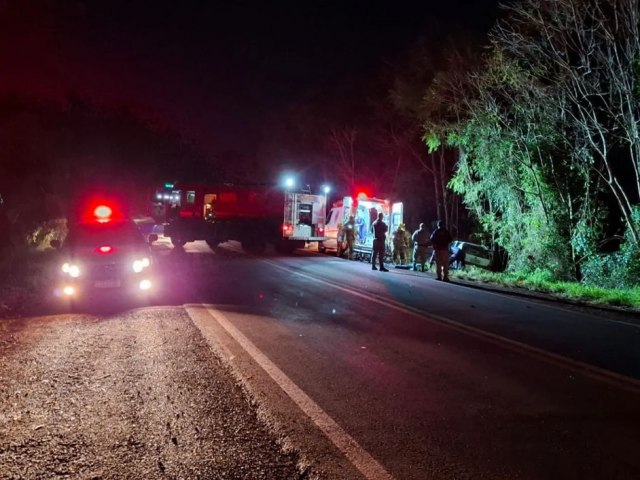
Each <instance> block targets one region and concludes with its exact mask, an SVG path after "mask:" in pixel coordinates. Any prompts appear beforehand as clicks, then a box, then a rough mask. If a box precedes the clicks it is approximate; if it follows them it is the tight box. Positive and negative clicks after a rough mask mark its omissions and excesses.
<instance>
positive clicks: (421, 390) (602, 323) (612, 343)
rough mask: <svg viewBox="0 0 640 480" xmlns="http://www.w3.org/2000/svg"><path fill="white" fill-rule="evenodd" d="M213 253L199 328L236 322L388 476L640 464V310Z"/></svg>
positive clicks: (567, 472)
mask: <svg viewBox="0 0 640 480" xmlns="http://www.w3.org/2000/svg"><path fill="white" fill-rule="evenodd" d="M187 254H188V251H187ZM200 254H201V255H204V256H206V255H207V253H206V252H202V253H200ZM214 257H215V256H214ZM211 267H212V268H213V271H218V270H217V269H218V268H219V269H220V271H219V273H220V274H221V276H220V277H217V278H216V277H211V278H210V281H209V287H210V288H209V289H206V291H203V292H202V293H203V296H202V297H201V299H199V300H200V301H201V302H203V303H206V304H208V305H212V307H210V309H209V312H208V313H209V319H208V320H207V319H206V317H205V319H204V320H203V319H202V318H200V319H199V326H200V327H201V328H206V325H207V324H208V323H207V322H209V323H217V324H220V323H223V324H225V325H231V326H232V328H233V329H234V330H235V331H236V332H238V333H239V334H240V336H241V338H244V339H246V343H247V345H248V346H246V345H245V346H243V347H242V348H241V349H240V350H242V351H248V350H249V353H248V355H251V356H255V353H252V352H256V351H257V352H259V355H262V356H264V358H266V359H268V360H269V361H270V362H272V363H273V364H274V365H275V366H276V367H277V368H278V369H279V370H280V371H282V373H283V375H284V376H285V377H286V378H287V379H288V380H287V381H290V382H292V384H294V385H295V386H297V387H298V388H299V389H300V390H301V391H303V392H304V393H305V394H306V395H308V396H309V397H310V398H311V399H312V400H313V401H314V402H315V403H316V404H317V405H318V406H319V407H320V408H321V409H322V411H324V412H325V413H326V414H327V415H328V416H329V417H330V418H331V419H332V420H333V421H335V422H336V423H337V424H338V425H339V426H340V427H341V428H342V429H343V430H344V431H345V432H346V433H347V434H349V435H350V436H351V437H352V438H353V439H354V440H355V441H356V442H357V444H358V445H359V446H360V447H361V448H362V451H363V452H366V453H368V454H369V455H371V457H372V458H374V459H376V460H377V462H379V464H380V466H382V467H383V468H384V470H385V471H386V472H387V473H388V474H389V475H391V476H394V477H397V478H415V479H422V478H482V477H485V478H571V477H573V478H578V477H579V478H634V477H637V476H638V475H639V474H640V470H639V467H640V464H639V463H638V461H637V459H636V458H635V456H634V455H633V451H634V449H636V448H638V447H639V446H640V445H639V443H638V442H639V441H640V439H639V437H638V433H639V432H640V417H639V414H640V408H639V407H638V398H639V397H638V388H637V387H638V383H637V382H634V380H632V379H631V378H628V377H635V378H640V356H639V355H638V352H637V348H636V346H637V345H638V341H639V340H640V326H639V325H638V324H635V323H633V322H630V321H625V319H618V320H615V319H605V318H601V317H600V316H599V315H598V313H597V311H594V312H593V313H591V314H587V313H584V312H582V311H575V310H570V309H564V308H562V307H561V306H559V305H558V304H555V303H549V304H545V303H543V302H537V301H536V302H534V301H531V300H528V299H522V298H518V297H513V296H505V295H498V294H495V293H492V292H487V291H482V290H476V289H469V288H464V287H461V286H459V285H456V284H446V283H441V282H436V281H434V280H433V278H432V277H430V276H427V275H421V274H417V273H413V272H407V271H399V270H392V271H391V272H389V273H383V272H376V271H371V269H370V267H369V266H368V265H366V264H363V263H359V262H348V261H344V260H340V259H336V258H334V257H330V256H320V255H314V254H308V253H303V252H300V253H299V254H298V255H295V256H293V257H278V256H274V257H268V258H266V259H264V258H262V259H261V258H252V257H233V258H229V257H224V256H223V257H222V258H220V259H219V261H218V262H216V261H214V262H213V263H212V264H211ZM213 271H211V273H213ZM203 325H205V326H204V327H203ZM228 330H229V329H228V328H227V333H229V331H228ZM231 336H233V335H231ZM234 340H235V342H236V343H238V342H239V343H242V341H239V340H238V338H234ZM236 354H237V352H236ZM254 361H256V362H257V363H260V361H259V360H258V359H254ZM263 367H264V366H263ZM263 370H264V368H263ZM267 370H268V368H267ZM251 375H255V372H253V371H252V374H251ZM280 387H281V388H283V389H284V387H283V386H282V385H280ZM268 400H269V399H268V395H266V394H265V402H268ZM294 400H295V399H294ZM273 408H276V407H273ZM307 414H308V415H309V412H307ZM283 421H284V422H286V419H284V420H283ZM311 441H313V440H311ZM338 442H339V440H338Z"/></svg>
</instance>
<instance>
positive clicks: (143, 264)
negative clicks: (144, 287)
mask: <svg viewBox="0 0 640 480" xmlns="http://www.w3.org/2000/svg"><path fill="white" fill-rule="evenodd" d="M150 264H151V262H150V261H149V259H148V258H146V257H145V258H141V259H140V260H134V262H133V271H134V272H136V273H140V272H141V271H142V270H144V269H145V268H147V267H148V266H149V265H150Z"/></svg>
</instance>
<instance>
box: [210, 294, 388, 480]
mask: <svg viewBox="0 0 640 480" xmlns="http://www.w3.org/2000/svg"><path fill="white" fill-rule="evenodd" d="M201 307H203V308H204V309H205V310H206V311H207V312H208V313H209V315H211V317H213V318H214V319H215V320H216V321H217V322H218V323H219V324H220V326H222V328H224V329H225V330H226V331H227V333H229V335H231V336H232V337H233V339H234V340H235V341H236V342H238V344H239V345H240V346H241V347H242V348H243V349H244V350H245V351H246V352H247V353H248V354H249V355H250V356H251V357H252V358H253V359H254V360H255V361H256V362H257V363H258V365H260V367H262V369H263V370H264V371H265V372H266V373H267V374H268V375H269V376H270V377H271V378H272V379H273V381H275V382H276V383H277V384H278V386H279V387H280V388H281V389H282V390H283V391H284V392H285V393H286V394H287V395H288V396H289V398H291V400H293V402H294V403H295V404H296V405H297V406H298V407H299V408H300V409H301V410H302V411H303V412H304V413H305V414H306V415H307V416H309V418H311V420H312V421H313V422H314V423H315V424H316V425H317V426H318V428H320V430H322V432H323V433H324V434H325V435H326V436H327V437H328V438H329V440H331V442H332V443H333V444H334V445H335V446H336V447H337V448H338V449H339V450H340V451H341V452H342V453H344V455H345V456H346V457H347V458H348V459H349V461H350V462H351V463H352V464H353V465H354V466H355V467H356V468H357V469H358V470H359V471H360V472H361V473H362V474H363V475H364V476H365V477H366V478H367V479H370V480H394V477H393V476H391V474H389V472H387V471H386V470H385V468H384V467H383V466H382V465H381V464H380V463H379V462H378V461H377V460H375V459H374V458H373V457H372V456H371V455H370V454H369V453H368V452H367V451H366V450H365V449H364V448H362V447H361V446H360V445H359V444H358V442H356V440H354V439H353V437H351V436H350V435H349V434H348V433H347V432H346V431H345V430H344V429H343V428H342V427H341V426H340V425H338V423H337V422H336V421H335V420H333V418H331V417H330V416H329V415H328V414H327V413H326V412H325V411H324V410H322V408H321V407H320V406H319V405H318V404H317V403H315V402H314V401H313V400H312V399H311V397H309V396H308V395H307V394H306V393H305V392H304V391H303V390H302V389H301V388H300V387H298V386H297V385H296V384H295V383H294V382H293V380H291V379H290V378H289V377H288V376H287V375H286V374H285V373H284V372H283V371H282V370H280V369H279V368H278V367H277V366H276V365H275V364H274V363H273V362H272V361H271V360H270V359H269V357H267V356H266V355H265V354H264V353H262V351H261V350H260V349H259V348H258V347H256V346H255V345H254V344H253V342H251V340H249V339H248V338H247V337H246V336H245V335H244V334H243V333H242V332H240V330H238V329H237V328H236V327H235V326H234V325H233V324H232V323H231V322H230V321H229V319H228V318H227V317H226V316H225V315H224V314H223V313H222V312H220V311H219V310H216V309H214V308H211V307H208V306H206V305H201Z"/></svg>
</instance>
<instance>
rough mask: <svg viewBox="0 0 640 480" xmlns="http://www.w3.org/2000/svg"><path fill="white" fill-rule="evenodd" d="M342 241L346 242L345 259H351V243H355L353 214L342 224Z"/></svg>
mask: <svg viewBox="0 0 640 480" xmlns="http://www.w3.org/2000/svg"><path fill="white" fill-rule="evenodd" d="M343 231H344V241H345V242H346V243H347V259H349V260H353V245H354V244H355V243H356V219H355V217H354V216H353V215H351V216H350V217H349V220H347V222H346V223H345V224H344V226H343Z"/></svg>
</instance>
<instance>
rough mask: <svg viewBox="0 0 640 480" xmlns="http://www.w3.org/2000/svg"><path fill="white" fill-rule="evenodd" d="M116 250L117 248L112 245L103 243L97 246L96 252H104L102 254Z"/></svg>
mask: <svg viewBox="0 0 640 480" xmlns="http://www.w3.org/2000/svg"><path fill="white" fill-rule="evenodd" d="M114 251H115V249H114V248H113V247H112V246H111V245H102V246H100V247H98V248H96V252H98V253H102V254H108V253H113V252H114Z"/></svg>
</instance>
